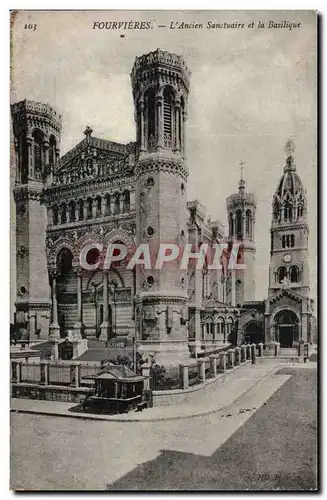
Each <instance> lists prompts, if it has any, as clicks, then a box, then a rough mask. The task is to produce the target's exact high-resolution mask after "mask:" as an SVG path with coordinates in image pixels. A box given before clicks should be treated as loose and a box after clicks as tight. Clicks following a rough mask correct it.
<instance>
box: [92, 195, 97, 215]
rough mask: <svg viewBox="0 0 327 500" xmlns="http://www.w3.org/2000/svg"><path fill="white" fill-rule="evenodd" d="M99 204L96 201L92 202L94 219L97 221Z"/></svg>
mask: <svg viewBox="0 0 327 500" xmlns="http://www.w3.org/2000/svg"><path fill="white" fill-rule="evenodd" d="M97 208H98V207H97V203H96V200H95V199H93V200H92V219H95V218H96V216H97Z"/></svg>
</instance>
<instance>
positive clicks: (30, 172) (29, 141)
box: [26, 135, 34, 179]
mask: <svg viewBox="0 0 327 500" xmlns="http://www.w3.org/2000/svg"><path fill="white" fill-rule="evenodd" d="M26 145H27V151H28V154H27V156H28V177H29V178H30V179H31V178H33V170H34V168H33V167H34V161H33V147H32V146H33V137H32V136H30V135H28V136H27V137H26Z"/></svg>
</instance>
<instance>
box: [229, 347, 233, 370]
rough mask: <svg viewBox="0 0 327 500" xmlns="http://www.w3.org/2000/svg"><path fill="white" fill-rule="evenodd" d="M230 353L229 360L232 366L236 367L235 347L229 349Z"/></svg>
mask: <svg viewBox="0 0 327 500" xmlns="http://www.w3.org/2000/svg"><path fill="white" fill-rule="evenodd" d="M228 355H229V362H230V364H231V367H232V368H234V361H235V351H234V349H229V350H228Z"/></svg>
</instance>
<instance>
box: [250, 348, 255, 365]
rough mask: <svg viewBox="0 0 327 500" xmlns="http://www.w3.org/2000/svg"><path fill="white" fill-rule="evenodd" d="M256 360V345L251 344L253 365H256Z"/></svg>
mask: <svg viewBox="0 0 327 500" xmlns="http://www.w3.org/2000/svg"><path fill="white" fill-rule="evenodd" d="M255 358H256V345H255V344H251V359H252V364H253V365H255Z"/></svg>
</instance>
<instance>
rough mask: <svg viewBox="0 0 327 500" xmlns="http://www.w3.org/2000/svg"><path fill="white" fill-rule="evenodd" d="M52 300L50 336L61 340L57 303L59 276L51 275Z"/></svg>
mask: <svg viewBox="0 0 327 500" xmlns="http://www.w3.org/2000/svg"><path fill="white" fill-rule="evenodd" d="M51 278H52V279H51V300H52V322H51V325H50V327H49V334H50V335H51V336H52V337H54V338H58V339H59V338H60V327H59V324H58V303H57V274H56V272H54V273H52V275H51Z"/></svg>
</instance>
